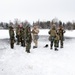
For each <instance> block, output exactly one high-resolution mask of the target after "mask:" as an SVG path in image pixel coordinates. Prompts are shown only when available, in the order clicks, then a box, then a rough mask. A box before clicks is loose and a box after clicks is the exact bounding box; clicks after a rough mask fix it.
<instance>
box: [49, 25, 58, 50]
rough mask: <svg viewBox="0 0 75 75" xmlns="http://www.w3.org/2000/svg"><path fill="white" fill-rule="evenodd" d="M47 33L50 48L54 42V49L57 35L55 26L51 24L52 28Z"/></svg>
mask: <svg viewBox="0 0 75 75" xmlns="http://www.w3.org/2000/svg"><path fill="white" fill-rule="evenodd" d="M48 33H49V34H50V37H49V40H50V41H51V44H50V48H51V49H52V48H53V44H54V47H55V50H57V45H58V44H57V41H58V36H57V31H56V28H55V26H53V27H52V29H51V30H50V31H49V32H48Z"/></svg>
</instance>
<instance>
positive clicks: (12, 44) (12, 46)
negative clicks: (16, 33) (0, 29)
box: [10, 40, 14, 49]
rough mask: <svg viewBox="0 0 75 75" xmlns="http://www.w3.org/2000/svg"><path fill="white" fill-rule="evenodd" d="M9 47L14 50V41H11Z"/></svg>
mask: <svg viewBox="0 0 75 75" xmlns="http://www.w3.org/2000/svg"><path fill="white" fill-rule="evenodd" d="M10 45H11V48H12V49H13V48H14V40H11V42H10Z"/></svg>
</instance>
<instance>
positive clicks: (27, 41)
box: [25, 25, 32, 53]
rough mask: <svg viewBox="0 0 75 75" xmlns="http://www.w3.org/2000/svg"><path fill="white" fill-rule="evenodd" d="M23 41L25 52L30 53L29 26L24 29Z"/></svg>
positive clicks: (30, 38)
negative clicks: (24, 42)
mask: <svg viewBox="0 0 75 75" xmlns="http://www.w3.org/2000/svg"><path fill="white" fill-rule="evenodd" d="M25 41H26V52H27V53H30V48H31V42H32V36H31V28H30V26H29V25H28V26H27V27H26V29H25Z"/></svg>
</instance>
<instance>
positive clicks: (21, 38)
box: [20, 25, 25, 47]
mask: <svg viewBox="0 0 75 75" xmlns="http://www.w3.org/2000/svg"><path fill="white" fill-rule="evenodd" d="M20 40H21V46H23V47H25V33H24V28H23V26H22V25H21V26H20Z"/></svg>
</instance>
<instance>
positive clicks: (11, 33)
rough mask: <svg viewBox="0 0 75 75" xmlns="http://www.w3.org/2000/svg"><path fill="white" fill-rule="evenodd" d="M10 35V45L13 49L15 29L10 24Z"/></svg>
mask: <svg viewBox="0 0 75 75" xmlns="http://www.w3.org/2000/svg"><path fill="white" fill-rule="evenodd" d="M9 35H10V46H11V48H12V49H13V48H14V39H15V38H14V30H13V27H12V26H10V27H9Z"/></svg>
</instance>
